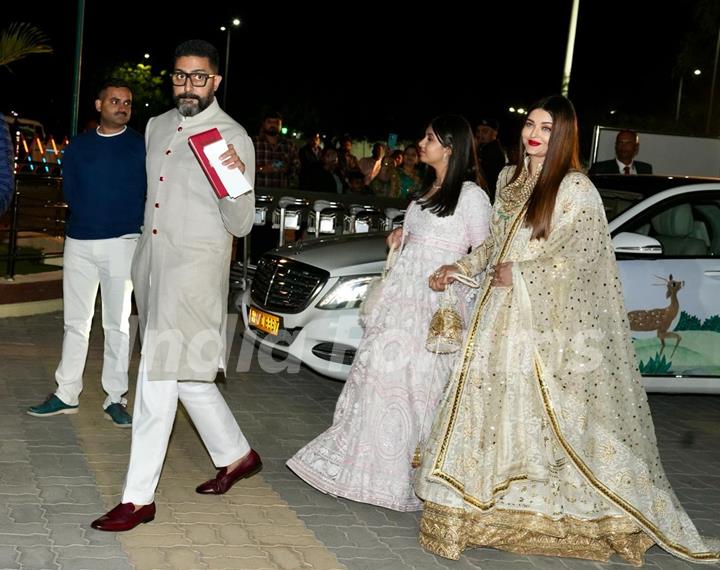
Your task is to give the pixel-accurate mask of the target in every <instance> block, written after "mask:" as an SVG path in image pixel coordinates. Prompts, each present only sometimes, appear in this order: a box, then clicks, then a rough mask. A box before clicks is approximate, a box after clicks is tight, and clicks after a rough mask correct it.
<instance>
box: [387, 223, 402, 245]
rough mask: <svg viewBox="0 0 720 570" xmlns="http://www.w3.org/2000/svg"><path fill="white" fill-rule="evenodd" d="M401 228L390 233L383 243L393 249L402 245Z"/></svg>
mask: <svg viewBox="0 0 720 570" xmlns="http://www.w3.org/2000/svg"><path fill="white" fill-rule="evenodd" d="M402 232H403V229H402V228H395V229H394V230H393V231H391V232H390V233H389V234H388V236H387V237H386V238H385V243H386V244H387V246H388V247H393V246H394V247H395V249H397V248H399V247H400V244H401V243H402Z"/></svg>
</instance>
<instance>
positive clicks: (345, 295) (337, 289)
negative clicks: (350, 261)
mask: <svg viewBox="0 0 720 570" xmlns="http://www.w3.org/2000/svg"><path fill="white" fill-rule="evenodd" d="M375 277H377V275H363V276H362V277H341V278H340V279H339V281H338V282H337V283H336V284H335V286H334V287H333V288H332V289H330V291H328V293H327V295H325V296H324V297H323V298H322V299H321V300H320V302H319V303H318V304H317V308H318V309H355V308H357V307H359V306H360V303H362V300H363V299H364V298H365V293H367V288H368V284H369V283H370V281H372V280H373V278H375Z"/></svg>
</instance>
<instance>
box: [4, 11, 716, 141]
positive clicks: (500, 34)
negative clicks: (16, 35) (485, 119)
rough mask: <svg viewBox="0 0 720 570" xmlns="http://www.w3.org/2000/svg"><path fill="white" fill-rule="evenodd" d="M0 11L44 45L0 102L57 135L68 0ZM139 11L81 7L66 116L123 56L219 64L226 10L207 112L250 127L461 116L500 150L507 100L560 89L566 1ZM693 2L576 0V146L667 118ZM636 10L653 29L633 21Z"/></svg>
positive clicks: (71, 23)
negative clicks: (622, 122) (489, 120)
mask: <svg viewBox="0 0 720 570" xmlns="http://www.w3.org/2000/svg"><path fill="white" fill-rule="evenodd" d="M12 4H13V5H12V6H4V7H3V10H2V16H1V19H0V27H5V26H6V25H7V23H9V22H11V21H25V22H30V23H32V24H35V25H37V26H38V27H40V28H41V29H43V30H44V31H45V32H46V33H47V34H48V35H49V36H50V40H51V44H52V46H53V47H54V49H55V54H54V55H51V56H47V55H33V56H29V57H27V58H26V59H24V60H22V61H20V62H17V63H15V64H13V65H12V66H11V69H12V72H8V70H0V81H2V89H0V97H1V99H0V109H2V110H3V111H4V112H7V111H9V110H11V109H12V110H16V111H18V112H20V113H21V114H23V115H25V116H27V117H29V118H38V119H40V120H42V121H44V122H45V124H46V125H47V127H48V130H49V131H51V132H54V133H66V132H67V131H68V130H69V120H70V119H69V118H70V108H71V107H70V105H71V102H70V101H71V94H72V70H73V53H74V45H75V29H76V16H75V2H74V1H72V0H63V1H59V0H55V1H53V2H46V1H44V0H43V1H32V0H29V1H27V2H22V1H20V0H16V1H14V2H13V3H12ZM150 4H151V2H150V1H148V0H146V1H144V2H139V1H137V0H124V1H122V2H113V3H106V2H99V1H98V0H87V2H86V7H85V35H84V50H83V66H82V81H83V83H82V86H83V90H82V95H81V101H80V109H81V110H80V114H81V118H84V117H87V116H88V114H91V113H92V101H93V99H94V90H95V86H96V83H97V81H98V80H99V78H100V77H101V76H102V74H103V73H104V69H106V68H107V67H108V66H110V65H112V64H113V63H117V62H120V61H123V60H129V61H137V62H140V61H142V55H143V53H145V52H149V53H150V54H151V59H150V63H151V64H152V65H153V69H155V70H159V69H169V67H170V65H171V61H172V59H171V58H172V52H173V49H174V47H175V45H176V44H177V43H179V42H180V41H182V40H185V39H189V38H192V37H200V38H204V39H207V40H208V41H211V42H212V43H214V44H216V45H217V47H218V49H219V50H220V53H221V70H222V69H223V65H224V53H225V40H226V35H225V33H224V32H220V31H219V26H220V25H221V24H223V23H225V22H228V21H229V20H230V19H231V18H232V17H239V18H241V19H242V21H243V23H242V26H241V28H239V29H235V30H234V31H233V32H232V36H231V56H230V73H229V76H230V78H229V83H228V99H229V101H228V103H226V104H224V105H223V106H224V107H225V108H226V110H228V111H229V112H230V114H231V115H233V116H234V117H235V118H236V119H237V120H238V121H239V122H240V123H242V124H243V125H244V126H245V127H246V128H247V129H248V131H249V132H250V133H251V134H253V133H255V132H256V131H257V128H258V124H259V120H260V118H261V116H262V113H263V112H264V110H267V109H277V110H280V111H282V112H283V114H284V116H285V123H286V125H287V126H290V127H295V128H298V129H308V130H309V129H315V128H318V129H322V130H323V132H327V133H328V134H336V135H337V134H342V133H345V132H347V133H349V134H351V135H352V136H354V137H356V138H362V137H363V136H367V137H369V138H372V139H384V138H385V137H386V136H387V133H389V132H395V133H398V134H399V135H400V139H412V138H416V137H418V136H420V133H421V132H422V131H423V129H424V127H425V125H426V123H427V121H428V120H429V119H430V118H432V116H434V115H436V114H439V113H443V112H458V113H461V114H463V115H465V116H467V117H468V118H469V119H471V120H475V119H477V118H478V117H480V116H482V115H492V116H494V117H496V118H498V119H499V120H500V122H501V135H502V138H503V139H504V140H505V141H506V142H507V141H513V142H514V141H515V139H516V132H517V126H518V124H519V122H518V119H517V118H513V115H511V114H509V113H507V111H506V109H507V107H508V106H510V105H514V106H526V105H529V104H530V103H531V102H532V101H534V100H536V99H538V98H540V97H543V96H545V95H548V94H551V93H556V92H559V90H560V83H561V77H562V68H563V62H564V58H565V46H566V41H567V36H568V24H569V19H570V9H571V1H570V0H546V1H544V2H540V1H536V2H524V1H512V2H490V1H487V0H485V1H481V2H468V1H467V0H465V1H464V2H453V1H443V2H435V3H434V4H435V8H434V9H433V10H430V11H429V10H422V11H420V10H418V9H416V8H414V7H413V3H412V2H410V1H409V0H402V1H400V2H394V3H392V4H391V3H385V2H365V3H361V2H355V3H343V2H332V3H323V2H316V3H313V4H312V9H310V8H308V7H307V6H308V5H309V4H310V3H308V2H294V3H293V7H292V8H289V9H287V10H285V11H284V12H282V11H280V10H279V9H278V8H277V4H276V3H274V2H268V1H257V2H253V3H249V2H245V3H239V2H235V3H231V2H227V1H221V2H216V1H213V0H205V1H201V2H194V3H192V4H190V3H184V2H173V3H153V10H158V9H161V10H162V11H163V12H164V15H162V16H161V17H151V16H149V15H147V13H146V11H147V9H148V7H149V6H150ZM702 4H703V0H684V1H683V2H679V3H675V4H674V7H673V10H664V11H662V12H661V11H660V10H659V9H658V4H657V3H656V2H646V1H633V0H623V1H620V0H581V2H580V16H579V21H578V30H577V40H576V44H575V56H574V64H573V75H572V79H571V83H570V98H571V99H572V100H573V102H574V103H575V105H576V108H577V110H578V115H579V118H580V127H581V139H582V141H583V145H584V147H587V145H588V144H589V140H590V138H591V136H592V126H593V124H597V123H602V124H608V123H609V122H611V115H610V114H609V111H610V110H616V111H617V112H618V113H619V114H620V115H622V116H623V117H625V116H627V117H630V118H631V119H628V120H632V121H635V122H640V123H643V124H644V122H652V121H661V120H663V119H668V118H672V117H674V113H675V104H676V98H677V91H678V78H677V75H674V69H675V65H676V58H677V54H678V53H679V51H680V49H681V47H682V45H683V42H684V41H685V38H686V36H687V33H688V32H689V31H690V30H692V27H693V26H694V25H695V24H694V23H693V22H694V20H693V12H694V10H695V9H696V8H697V6H698V5H702ZM163 5H165V6H172V9H167V8H165V9H162V8H161V6H163ZM156 6H157V8H156ZM231 6H235V7H236V9H233V8H231ZM311 10H312V11H311ZM101 12H106V13H107V14H105V15H102V14H101ZM651 14H652V18H653V20H656V19H660V22H659V23H653V24H652V25H650V24H648V19H649V18H650V15H651ZM713 53H714V40H713V41H711V43H709V44H708V45H707V49H706V50H705V53H704V54H702V58H704V61H702V62H700V63H699V64H698V65H711V63H712V55H713ZM705 69H706V73H704V75H702V76H701V77H700V78H697V79H687V80H686V82H685V89H684V97H685V98H686V99H685V100H686V101H688V105H690V102H691V101H693V100H698V101H702V99H703V97H704V98H705V100H706V101H707V98H708V94H709V89H710V88H709V86H710V79H711V69H710V68H708V67H706V68H705ZM167 88H168V90H169V85H168V86H167ZM221 91H222V87H221V88H220V92H221ZM716 93H717V91H716ZM716 107H717V106H716ZM719 116H720V113H719ZM617 117H618V115H615V118H617ZM136 126H137V127H138V128H140V129H142V127H143V126H144V125H136ZM631 126H632V125H631Z"/></svg>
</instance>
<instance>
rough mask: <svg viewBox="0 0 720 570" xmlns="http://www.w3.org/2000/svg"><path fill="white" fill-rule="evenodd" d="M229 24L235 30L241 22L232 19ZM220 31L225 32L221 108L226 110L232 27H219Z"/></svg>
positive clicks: (237, 19)
mask: <svg viewBox="0 0 720 570" xmlns="http://www.w3.org/2000/svg"><path fill="white" fill-rule="evenodd" d="M230 23H231V24H232V25H233V26H235V27H236V28H239V27H240V24H241V23H242V22H240V18H234V19H233V21H232V22H230ZM220 31H221V32H227V42H226V43H225V73H223V107H225V110H227V106H228V100H227V89H228V73H229V72H230V32H231V31H232V27H230V26H220Z"/></svg>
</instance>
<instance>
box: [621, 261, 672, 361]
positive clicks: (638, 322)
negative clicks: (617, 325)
mask: <svg viewBox="0 0 720 570" xmlns="http://www.w3.org/2000/svg"><path fill="white" fill-rule="evenodd" d="M655 277H657V278H658V279H660V280H661V281H663V283H664V284H665V286H666V287H667V292H666V294H665V298H666V299H670V304H669V305H668V306H667V307H664V308H661V309H641V310H637V311H630V312H628V321H630V330H633V331H657V337H658V338H659V339H660V345H661V348H660V354H662V353H663V351H664V350H665V340H666V339H668V338H674V339H675V348H673V351H672V354H671V355H670V358H672V357H673V355H674V354H675V351H676V350H677V347H678V345H679V344H680V341H681V340H682V337H681V336H680V335H679V334H678V333H676V332H671V331H670V330H669V329H670V327H671V326H672V323H673V320H675V317H677V316H678V314H679V313H680V302H679V301H678V291H680V289H682V288H683V286H684V285H685V281H676V280H675V279H673V276H672V273H671V274H670V276H669V277H668V278H667V279H665V278H664V277H659V276H657V275H656V276H655ZM657 285H660V284H659V283H657Z"/></svg>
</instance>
